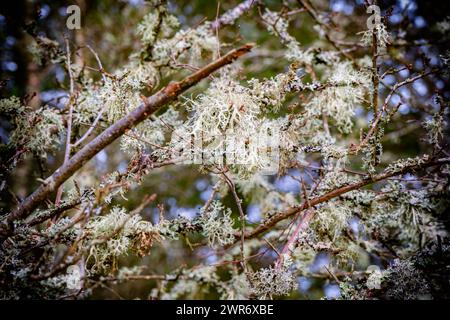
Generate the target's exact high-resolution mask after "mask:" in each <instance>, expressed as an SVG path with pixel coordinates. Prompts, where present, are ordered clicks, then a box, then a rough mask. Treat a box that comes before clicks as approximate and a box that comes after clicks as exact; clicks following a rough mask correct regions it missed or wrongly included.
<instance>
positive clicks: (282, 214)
mask: <svg viewBox="0 0 450 320" xmlns="http://www.w3.org/2000/svg"><path fill="white" fill-rule="evenodd" d="M448 163H450V158H442V159H438V160H431V161H428V162H425V163H422V164H415V165H410V166H406V167H404V168H403V169H402V170H398V171H394V172H391V171H388V172H384V173H381V174H378V175H375V176H372V177H368V178H366V179H362V180H361V181H359V182H356V183H354V184H349V185H346V186H342V187H340V188H337V189H335V190H333V191H330V192H328V193H326V194H324V195H322V196H319V197H316V198H314V199H310V200H309V201H305V202H303V204H302V205H300V206H296V207H292V208H290V209H288V210H286V211H284V212H280V213H278V214H276V215H274V216H273V217H271V218H270V219H268V220H267V221H266V222H265V223H263V224H261V225H259V226H258V227H257V228H255V229H254V230H252V231H250V232H248V233H247V234H246V235H245V239H251V238H254V237H256V236H257V235H259V234H261V233H263V232H265V231H267V230H269V229H270V228H272V227H274V226H275V225H276V224H277V223H278V222H280V221H282V220H285V219H287V218H289V217H291V216H293V215H295V214H297V213H298V212H301V211H303V210H306V209H308V208H311V207H314V206H316V205H318V204H320V203H323V202H327V201H329V200H331V199H333V198H336V197H339V196H340V195H343V194H344V193H347V192H350V191H353V190H357V189H360V188H362V187H364V186H367V185H369V184H373V183H375V182H378V181H382V180H385V179H387V178H390V177H393V176H397V175H401V174H404V173H407V172H411V171H416V170H419V169H424V168H427V167H431V166H436V165H444V164H448ZM239 237H240V234H235V243H237V242H238V241H239Z"/></svg>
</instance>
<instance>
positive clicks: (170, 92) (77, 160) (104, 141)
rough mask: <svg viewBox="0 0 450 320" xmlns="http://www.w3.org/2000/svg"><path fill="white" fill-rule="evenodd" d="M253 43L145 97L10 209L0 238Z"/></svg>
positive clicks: (242, 53)
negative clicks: (107, 149)
mask: <svg viewBox="0 0 450 320" xmlns="http://www.w3.org/2000/svg"><path fill="white" fill-rule="evenodd" d="M253 46H254V44H246V45H243V46H242V47H240V48H238V49H235V50H232V51H230V52H229V53H228V54H226V55H225V56H223V57H221V58H219V59H217V60H215V61H213V62H211V63H210V64H208V65H207V66H205V67H204V68H202V69H200V70H198V71H197V72H195V73H194V74H192V75H190V76H189V77H187V78H185V79H184V80H182V81H179V82H173V83H170V84H168V85H167V86H166V87H164V88H162V89H161V90H160V91H158V92H157V93H155V94H154V95H152V96H151V97H149V98H148V99H145V101H144V102H143V103H142V104H140V105H139V106H138V107H137V108H136V109H134V110H133V111H131V112H130V113H129V114H128V115H126V116H125V117H123V118H122V119H120V120H119V121H117V122H116V123H114V124H113V125H111V126H110V127H109V128H108V129H106V130H105V131H103V132H102V133H101V134H100V135H98V136H97V137H96V138H95V139H93V140H92V141H91V142H89V143H88V144H87V145H85V146H84V147H83V148H82V149H81V150H80V151H78V152H77V153H76V154H75V155H74V156H73V157H72V158H71V159H70V160H69V161H68V162H67V163H65V164H64V165H62V166H61V167H60V168H59V169H57V170H56V171H55V172H54V173H53V174H52V175H51V176H50V177H48V178H47V179H46V180H45V181H44V183H43V184H42V185H41V186H40V187H39V188H38V189H37V190H36V191H34V192H33V193H32V194H31V195H30V196H28V197H27V198H26V199H25V200H24V201H23V202H22V203H21V205H20V206H19V207H18V208H17V209H16V210H14V211H13V212H11V213H10V214H9V215H8V216H7V218H6V221H5V222H4V223H3V224H1V225H0V239H1V238H5V237H7V236H8V235H9V234H10V233H11V231H12V222H13V221H15V220H17V219H23V218H25V217H27V216H28V215H29V214H30V213H31V212H33V210H34V209H36V208H37V207H38V206H39V204H41V203H42V202H43V201H44V200H45V199H47V198H48V197H49V196H50V194H51V193H52V192H54V191H55V190H57V188H58V187H59V186H60V185H62V184H63V183H64V182H65V181H66V180H68V179H69V178H70V177H71V176H72V175H73V174H74V173H75V172H76V171H77V170H78V169H80V168H81V167H82V166H83V165H84V164H85V163H86V162H88V161H89V160H90V159H92V158H93V157H94V156H95V155H96V154H97V153H98V152H100V151H101V150H103V149H104V148H105V147H106V146H108V145H109V144H111V143H112V142H113V141H114V140H116V139H117V138H118V137H120V136H121V135H123V134H124V133H125V132H126V131H127V130H129V129H131V128H132V127H134V126H136V125H137V124H139V123H140V122H142V121H144V120H145V119H147V118H148V117H149V116H150V115H151V114H153V113H154V112H156V111H157V110H158V109H160V108H161V107H162V106H164V105H166V104H167V103H169V102H171V101H173V100H175V99H176V98H177V97H178V96H179V95H180V94H181V93H183V92H184V91H186V90H187V89H189V88H190V87H192V86H193V85H195V84H197V83H198V82H200V81H201V80H202V79H204V78H206V77H208V76H209V75H210V74H212V73H213V72H214V71H216V70H218V69H220V68H221V67H223V66H225V65H227V64H230V63H232V62H233V61H234V60H236V59H238V58H239V57H240V56H242V55H244V54H246V53H248V52H249V51H250V50H251V49H252V47H253Z"/></svg>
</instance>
